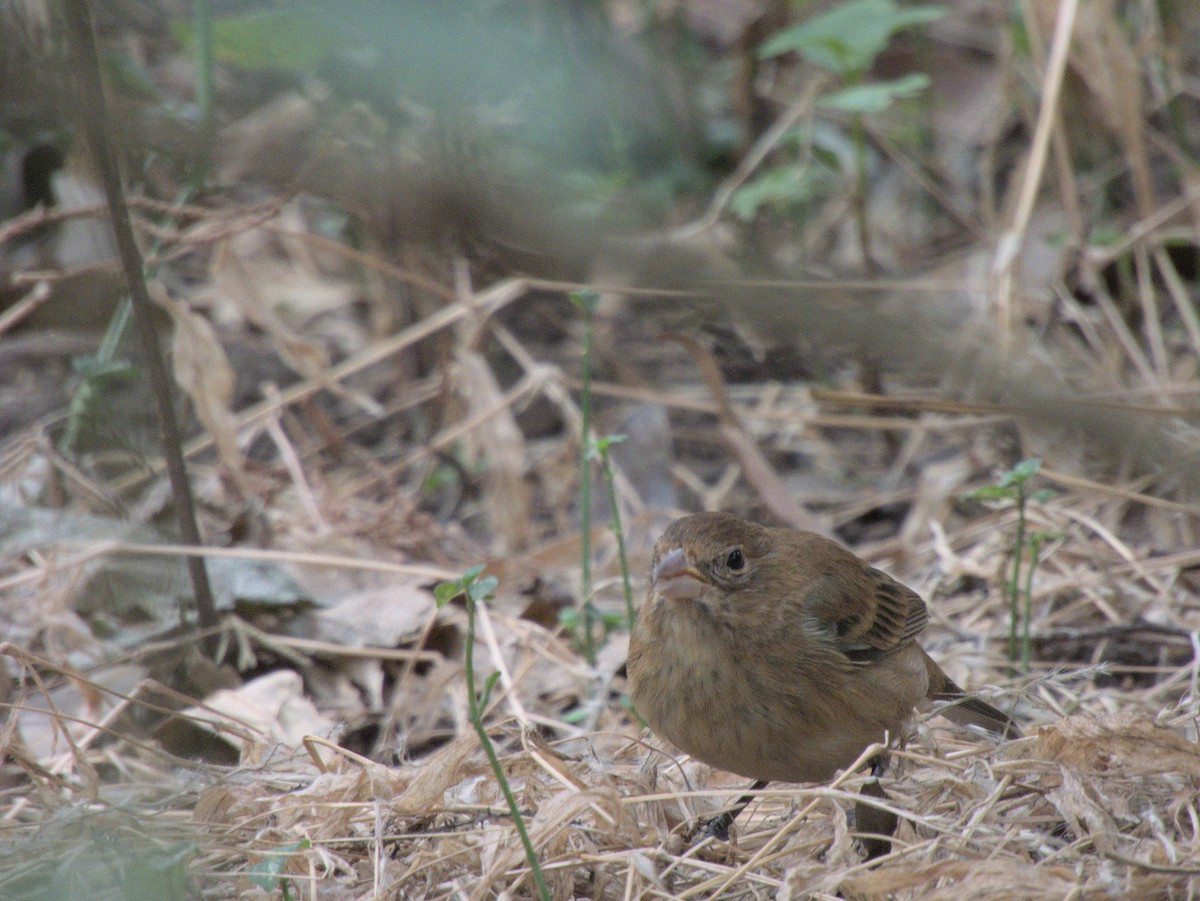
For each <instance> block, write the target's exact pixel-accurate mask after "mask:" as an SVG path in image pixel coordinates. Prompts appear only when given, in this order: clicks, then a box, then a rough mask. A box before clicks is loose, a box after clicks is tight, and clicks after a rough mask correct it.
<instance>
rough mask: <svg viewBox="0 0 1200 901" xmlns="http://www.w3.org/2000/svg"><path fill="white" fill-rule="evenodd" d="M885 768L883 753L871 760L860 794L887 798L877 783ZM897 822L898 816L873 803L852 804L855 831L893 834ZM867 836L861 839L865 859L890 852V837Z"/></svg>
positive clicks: (885, 759) (885, 834)
mask: <svg viewBox="0 0 1200 901" xmlns="http://www.w3.org/2000/svg"><path fill="white" fill-rule="evenodd" d="M886 769H887V757H886V756H885V755H883V754H879V755H877V756H876V757H875V758H874V759H873V760H872V761H871V779H870V781H868V782H867V783H866V784H865V785H863V787H862V791H861V792H860V794H861V795H863V796H864V797H867V798H878V799H880V800H882V801H886V800H889V799H888V796H887V792H885V791H884V790H883V786H882V785H880V784H879V777H880V776H882V775H883V773H884V770H886ZM897 823H898V818H897V817H896V815H895V814H894V813H892V812H891V811H889V810H881V809H880V808H878V807H875V806H873V805H870V804H864V803H863V802H862V801H858V802H856V803H855V805H854V828H855V830H856V831H857V832H860V833H869V836H890V835H895V834H896V825H897ZM869 836H866V837H864V838H862V839H861V841H862V843H863V847H864V848H865V849H866V851H867V860H874V859H875V858H877V857H882V856H883V855H885V854H888V853H890V852H891V850H892V843H891V840H890V839H887V838H875V837H869Z"/></svg>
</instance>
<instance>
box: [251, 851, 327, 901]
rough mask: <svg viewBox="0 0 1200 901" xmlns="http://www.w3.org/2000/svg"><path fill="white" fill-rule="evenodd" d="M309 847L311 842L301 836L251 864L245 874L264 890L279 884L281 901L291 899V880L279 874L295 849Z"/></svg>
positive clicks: (266, 890)
mask: <svg viewBox="0 0 1200 901" xmlns="http://www.w3.org/2000/svg"><path fill="white" fill-rule="evenodd" d="M311 847H312V843H311V842H310V841H309V840H308V839H306V838H302V839H300V840H299V841H294V842H292V843H291V844H289V845H284V846H283V847H281V848H277V849H276V850H274V851H272V852H271V853H270V854H267V855H265V856H264V857H263V858H262V859H261V860H259V861H258V863H256V864H254V865H253V866H251V867H250V869H249V870H248V871H247V873H246V875H247V876H249V877H250V881H251V882H253V883H254V884H255V885H257V886H258V887H259V888H260V889H262V890H263V891H265V892H269V891H271V890H272V889H273V888H275V886H279V893H280V895H281V896H282V897H283V901H292V889H291V885H292V881H291V880H290V879H288V878H287V877H285V876H282V875H280V874H281V873H283V868H284V867H285V866H287V862H288V860H289V859H290V858H291V856H292V855H293V854H295V853H296V852H297V851H307V850H308V849H309V848H311Z"/></svg>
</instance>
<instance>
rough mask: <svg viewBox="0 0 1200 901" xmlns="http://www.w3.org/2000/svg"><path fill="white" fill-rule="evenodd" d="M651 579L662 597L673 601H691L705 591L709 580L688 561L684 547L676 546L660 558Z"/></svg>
mask: <svg viewBox="0 0 1200 901" xmlns="http://www.w3.org/2000/svg"><path fill="white" fill-rule="evenodd" d="M650 581H651V583H652V584H653V585H654V590H655V591H657V592H658V594H659V596H660V597H664V598H667V599H668V600H671V601H690V600H694V599H696V598H698V597H699V596H700V594H701V592H703V591H704V588H705V586H706V585H707V584H708V580H707V579H705V578H704V574H703V573H701V572H700V571H699V570H698V569H696V568H695V567H694V566H692V565H691V564H690V563H688V560H687V555H685V554H684V553H683V548H678V547H674V548H671V550H669V551H667V552H666V553H665V554H663V555H662V557H661V558H659V561H658V564H657V565H656V566H655V567H654V571H653V572H652V573H651V574H650Z"/></svg>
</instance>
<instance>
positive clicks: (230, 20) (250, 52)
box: [171, 7, 346, 72]
mask: <svg viewBox="0 0 1200 901" xmlns="http://www.w3.org/2000/svg"><path fill="white" fill-rule="evenodd" d="M171 31H172V32H173V34H174V36H175V39H176V40H178V41H179V42H180V43H181V44H183V45H184V46H185V47H186V48H188V49H189V50H191V49H192V45H193V43H194V41H195V29H194V28H193V27H192V23H191V21H190V20H187V21H181V22H176V23H175V24H174V26H173V27H172V29H171ZM345 42H346V38H345V36H344V35H341V34H339V33H338V31H337V29H336V28H334V27H333V23H332V22H331V21H330V20H329V19H328V18H327V17H325V16H322V15H320V14H319V13H317V12H315V11H313V10H311V9H305V8H303V7H300V8H293V9H288V8H279V9H273V10H267V11H265V12H254V13H247V14H245V15H238V16H223V17H221V18H218V19H214V20H213V55H214V56H215V57H216V58H217V59H219V60H221V61H222V62H225V63H233V64H234V65H238V66H242V67H243V68H246V69H283V70H286V71H289V72H294V71H297V70H299V69H305V68H310V67H312V66H314V65H315V64H316V63H318V62H320V61H321V60H323V59H324V58H325V57H327V56H329V55H330V54H332V53H333V52H335V51H336V49H337V48H338V47H339V46H344V45H345Z"/></svg>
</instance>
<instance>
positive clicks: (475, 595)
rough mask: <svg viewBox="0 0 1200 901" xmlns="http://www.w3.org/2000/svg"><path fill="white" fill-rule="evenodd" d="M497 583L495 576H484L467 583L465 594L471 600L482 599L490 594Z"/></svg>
mask: <svg viewBox="0 0 1200 901" xmlns="http://www.w3.org/2000/svg"><path fill="white" fill-rule="evenodd" d="M499 584H500V580H499V579H497V578H496V577H495V576H484V577H483V578H482V579H478V580H473V581H472V582H471V583H470V584H469V585H467V596H468V597H470V598H471V600H473V601H482V600H484V599H485V598H487V597H488V596H489V595H491V593H492V592H493V591H495V590H496V586H497V585H499Z"/></svg>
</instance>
